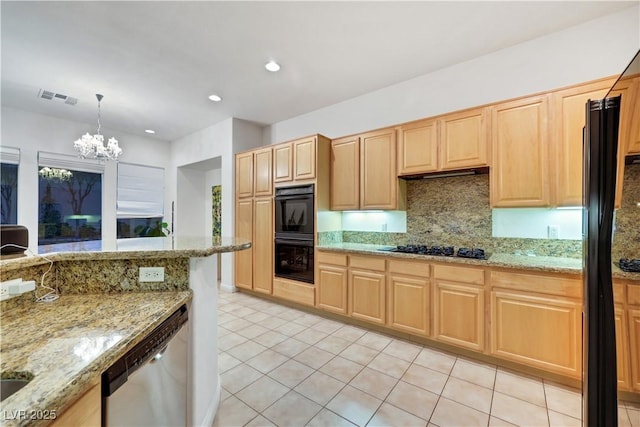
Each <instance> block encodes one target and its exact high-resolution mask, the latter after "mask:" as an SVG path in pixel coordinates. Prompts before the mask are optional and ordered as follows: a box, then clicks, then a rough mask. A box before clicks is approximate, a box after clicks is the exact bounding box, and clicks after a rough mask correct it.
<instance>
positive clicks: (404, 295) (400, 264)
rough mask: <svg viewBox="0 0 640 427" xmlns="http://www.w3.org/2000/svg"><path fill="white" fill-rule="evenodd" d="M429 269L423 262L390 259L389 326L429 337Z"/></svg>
mask: <svg viewBox="0 0 640 427" xmlns="http://www.w3.org/2000/svg"><path fill="white" fill-rule="evenodd" d="M429 268H430V266H429V264H425V263H416V262H408V261H397V260H390V261H389V294H388V300H387V301H388V306H389V307H388V310H389V316H388V321H387V324H388V326H389V327H391V328H393V329H397V330H399V331H404V332H408V333H410V334H415V335H419V336H425V337H426V336H429V333H430V326H431V325H430V321H429V320H430V315H431V307H430V305H431V283H430V280H429Z"/></svg>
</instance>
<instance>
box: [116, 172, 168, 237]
mask: <svg viewBox="0 0 640 427" xmlns="http://www.w3.org/2000/svg"><path fill="white" fill-rule="evenodd" d="M116 215H117V218H118V219H117V221H118V239H127V238H133V237H158V236H164V235H165V234H166V230H164V229H163V226H162V221H163V219H162V217H163V216H164V169H163V168H156V167H152V166H144V165H134V164H130V163H122V162H121V163H118V195H117V212H116Z"/></svg>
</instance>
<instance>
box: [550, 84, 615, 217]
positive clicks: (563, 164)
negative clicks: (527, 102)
mask: <svg viewBox="0 0 640 427" xmlns="http://www.w3.org/2000/svg"><path fill="white" fill-rule="evenodd" d="M612 85H613V79H607V80H602V81H599V82H595V83H590V84H586V85H581V86H576V87H572V88H569V89H564V90H559V91H557V92H554V93H552V95H551V103H552V107H551V111H552V114H553V116H552V138H553V141H554V143H553V144H552V147H551V150H552V155H551V159H554V160H555V162H556V163H555V165H554V166H555V167H554V170H555V179H553V182H554V183H555V199H556V203H555V205H557V206H581V205H582V129H583V127H584V126H585V116H586V113H585V105H586V102H587V101H588V100H589V99H601V98H604V96H605V95H606V94H607V91H608V90H609V89H610V88H611V86H612Z"/></svg>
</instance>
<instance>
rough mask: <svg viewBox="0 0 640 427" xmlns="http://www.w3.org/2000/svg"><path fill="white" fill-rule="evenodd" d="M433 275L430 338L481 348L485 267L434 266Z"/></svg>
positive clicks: (482, 341)
mask: <svg viewBox="0 0 640 427" xmlns="http://www.w3.org/2000/svg"><path fill="white" fill-rule="evenodd" d="M433 278H434V282H433V283H434V304H433V311H434V313H433V337H434V338H435V339H437V340H439V341H442V342H446V343H448V344H453V345H456V346H459V347H463V348H468V349H471V350H475V351H479V352H482V351H484V347H485V344H484V343H485V339H484V335H485V319H484V270H483V269H477V268H472V267H457V266H448V265H434V266H433Z"/></svg>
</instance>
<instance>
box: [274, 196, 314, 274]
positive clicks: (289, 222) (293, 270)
mask: <svg viewBox="0 0 640 427" xmlns="http://www.w3.org/2000/svg"><path fill="white" fill-rule="evenodd" d="M314 218H315V214H314V185H313V184H307V185H299V186H294V187H282V188H276V194H275V232H276V233H275V248H274V249H275V250H274V254H275V268H274V272H275V276H276V277H282V278H285V279H291V280H298V281H301V282H306V283H309V284H313V283H314V260H313V240H314V239H313V238H314V229H315V227H314Z"/></svg>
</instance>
